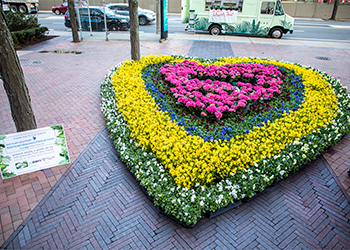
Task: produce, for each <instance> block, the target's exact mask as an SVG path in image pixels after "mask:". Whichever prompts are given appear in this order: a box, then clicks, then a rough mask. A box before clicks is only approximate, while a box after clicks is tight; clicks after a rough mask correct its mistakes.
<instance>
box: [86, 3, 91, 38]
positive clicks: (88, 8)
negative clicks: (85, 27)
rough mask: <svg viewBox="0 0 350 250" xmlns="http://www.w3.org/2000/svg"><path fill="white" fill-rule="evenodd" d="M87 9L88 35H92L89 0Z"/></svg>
mask: <svg viewBox="0 0 350 250" xmlns="http://www.w3.org/2000/svg"><path fill="white" fill-rule="evenodd" d="M87 10H88V17H89V27H90V36H92V26H91V17H90V4H89V0H87Z"/></svg>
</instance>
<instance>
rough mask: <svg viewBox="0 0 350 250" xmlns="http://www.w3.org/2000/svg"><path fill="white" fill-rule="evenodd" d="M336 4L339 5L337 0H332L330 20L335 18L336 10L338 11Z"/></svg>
mask: <svg viewBox="0 0 350 250" xmlns="http://www.w3.org/2000/svg"><path fill="white" fill-rule="evenodd" d="M338 5H339V0H334V7H333V12H332V17H331V20H335V17H336V15H337V12H338Z"/></svg>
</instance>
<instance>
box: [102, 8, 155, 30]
mask: <svg viewBox="0 0 350 250" xmlns="http://www.w3.org/2000/svg"><path fill="white" fill-rule="evenodd" d="M106 7H107V8H109V9H111V10H113V11H114V12H115V13H116V14H118V15H124V16H129V5H128V4H122V3H111V4H107V5H106ZM138 15H139V24H140V25H146V24H148V23H150V22H153V21H154V20H156V13H154V12H153V11H151V10H146V9H142V8H140V7H139V8H138Z"/></svg>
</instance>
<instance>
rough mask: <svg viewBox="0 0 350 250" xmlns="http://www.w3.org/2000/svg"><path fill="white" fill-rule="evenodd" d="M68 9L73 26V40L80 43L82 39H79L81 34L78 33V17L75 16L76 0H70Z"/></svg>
mask: <svg viewBox="0 0 350 250" xmlns="http://www.w3.org/2000/svg"><path fill="white" fill-rule="evenodd" d="M68 11H69V18H70V24H71V26H72V36H73V42H74V43H78V42H80V41H79V34H78V25H77V18H76V17H75V11H74V0H68Z"/></svg>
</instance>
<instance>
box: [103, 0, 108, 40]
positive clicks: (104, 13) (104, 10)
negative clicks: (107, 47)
mask: <svg viewBox="0 0 350 250" xmlns="http://www.w3.org/2000/svg"><path fill="white" fill-rule="evenodd" d="M102 4H103V15H104V21H105V31H106V41H108V34H109V32H108V29H107V18H106V9H105V8H106V7H105V1H104V0H103V1H102Z"/></svg>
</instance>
